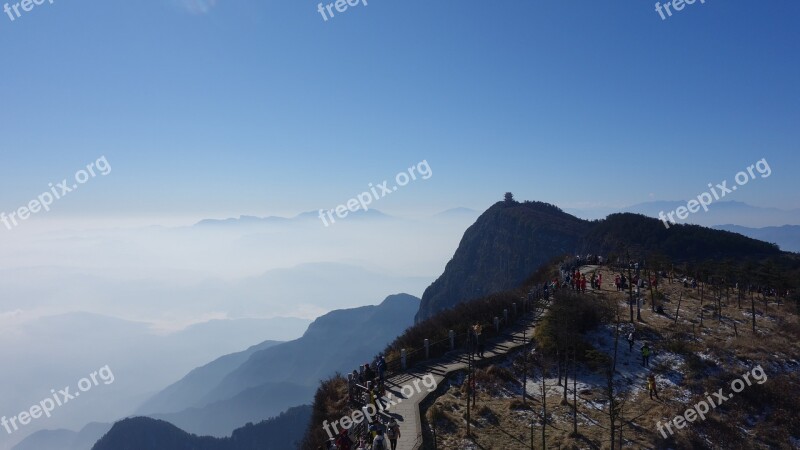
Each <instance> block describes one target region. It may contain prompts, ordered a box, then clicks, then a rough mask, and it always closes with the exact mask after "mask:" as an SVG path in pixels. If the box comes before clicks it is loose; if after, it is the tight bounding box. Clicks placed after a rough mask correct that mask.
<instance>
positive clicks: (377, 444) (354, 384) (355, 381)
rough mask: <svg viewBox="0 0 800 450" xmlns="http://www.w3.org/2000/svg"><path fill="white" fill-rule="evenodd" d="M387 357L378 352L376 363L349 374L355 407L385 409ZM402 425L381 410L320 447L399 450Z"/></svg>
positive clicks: (350, 399) (349, 388) (351, 398)
mask: <svg viewBox="0 0 800 450" xmlns="http://www.w3.org/2000/svg"><path fill="white" fill-rule="evenodd" d="M387 367H388V365H387V363H386V358H385V357H384V355H383V354H379V355H377V356H376V357H375V358H374V359H373V361H372V363H365V364H362V365H360V366H359V367H358V369H354V370H353V371H352V372H351V373H350V374H348V377H347V378H348V380H347V382H348V397H349V401H350V404H351V405H352V406H353V407H356V408H361V407H365V406H367V405H368V404H370V405H372V407H373V408H374V411H383V410H384V409H385V408H386V406H387V404H388V402H386V399H385V397H386V374H387ZM400 437H401V434H400V425H399V424H398V423H397V420H395V419H394V418H393V417H391V416H388V415H386V414H382V413H378V414H375V415H374V416H367V422H366V423H365V424H364V426H358V427H354V428H352V429H350V430H347V429H343V430H342V431H341V432H340V433H339V435H338V436H336V437H335V438H333V439H331V440H329V441H328V442H327V443H326V446H325V447H324V448H320V449H319V450H396V449H397V441H398V439H400Z"/></svg>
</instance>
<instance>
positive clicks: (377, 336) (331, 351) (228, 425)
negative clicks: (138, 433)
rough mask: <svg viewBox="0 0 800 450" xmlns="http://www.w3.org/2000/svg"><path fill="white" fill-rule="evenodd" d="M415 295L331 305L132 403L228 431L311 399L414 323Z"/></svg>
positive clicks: (178, 421) (207, 429) (200, 429)
mask: <svg viewBox="0 0 800 450" xmlns="http://www.w3.org/2000/svg"><path fill="white" fill-rule="evenodd" d="M418 308H419V299H418V298H416V297H414V296H411V295H408V294H397V295H392V296H389V297H387V298H386V299H385V300H384V301H383V302H382V303H381V304H380V305H374V306H363V307H359V308H353V309H345V310H337V311H332V312H330V313H328V314H325V315H324V316H321V317H319V318H318V319H316V320H315V321H314V322H313V323H312V324H311V325H310V326H309V327H308V330H307V331H306V332H305V334H304V335H303V336H302V337H301V338H299V339H296V340H294V341H289V342H285V343H281V344H278V345H275V346H270V347H268V348H257V347H254V348H250V349H248V350H246V351H244V352H241V353H237V354H232V355H228V356H225V357H223V358H220V359H218V360H216V361H214V362H212V363H210V364H207V365H206V366H203V367H200V368H198V369H195V370H193V371H192V372H191V373H189V374H188V375H187V376H185V377H184V378H183V379H181V380H180V381H178V382H176V383H175V384H173V385H171V386H169V387H168V388H166V389H165V390H163V391H162V392H160V393H158V394H157V395H155V396H154V397H153V398H151V399H149V400H148V401H147V402H146V403H145V404H143V405H142V407H141V408H139V410H138V411H137V413H138V414H142V415H145V414H146V415H148V416H151V417H154V418H157V419H164V420H167V421H169V422H171V423H173V424H175V425H177V426H178V427H180V428H182V429H184V430H186V431H189V432H192V433H196V434H205V435H212V436H227V435H229V434H230V433H231V431H232V430H233V429H235V428H236V427H239V426H241V425H242V424H244V423H246V422H252V421H258V420H262V419H264V418H267V417H271V416H274V415H277V414H278V413H280V412H281V411H284V410H286V408H288V407H290V406H294V405H298V404H302V403H305V402H310V401H311V399H312V397H313V393H314V391H315V390H316V388H317V385H318V383H319V381H320V380H321V379H323V378H325V377H328V376H330V375H332V374H333V373H335V372H337V371H339V372H349V371H351V370H353V369H354V368H356V366H358V365H359V364H363V363H364V362H365V360H366V359H368V358H369V357H370V356H371V355H375V354H377V353H378V352H379V351H381V350H382V349H383V348H384V347H385V346H386V345H387V344H388V343H389V342H391V340H392V339H394V338H395V337H397V336H398V335H399V334H401V333H402V332H403V331H404V330H405V329H406V328H407V327H409V326H411V325H412V324H413V320H414V314H415V313H416V312H417V309H418Z"/></svg>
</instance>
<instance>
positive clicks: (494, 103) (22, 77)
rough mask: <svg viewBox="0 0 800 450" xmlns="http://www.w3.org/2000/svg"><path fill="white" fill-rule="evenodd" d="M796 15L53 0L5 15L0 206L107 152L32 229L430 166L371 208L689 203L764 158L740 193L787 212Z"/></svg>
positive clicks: (793, 144)
mask: <svg viewBox="0 0 800 450" xmlns="http://www.w3.org/2000/svg"><path fill="white" fill-rule="evenodd" d="M798 13H800V4H798V3H797V2H791V1H782V2H764V3H762V2H753V1H744V0H725V1H722V0H707V1H706V3H705V4H700V3H699V2H697V3H695V4H694V5H691V6H686V8H685V9H684V10H683V11H681V12H679V13H676V14H675V15H674V16H673V17H671V18H669V19H668V20H661V18H660V17H659V15H658V13H656V12H655V10H654V9H653V6H652V2H610V1H603V2H597V1H592V2H590V1H547V2H545V1H520V0H510V1H507V2H503V3H502V6H500V5H499V4H497V3H495V2H455V1H452V0H445V1H436V2H430V1H413V0H405V1H392V2H389V1H383V0H370V1H369V2H368V4H367V6H363V5H360V6H357V7H352V8H351V9H349V10H347V11H346V12H344V13H337V15H336V16H335V17H333V18H331V19H330V20H328V21H327V22H326V21H324V20H323V18H322V17H321V15H320V14H319V12H318V11H317V2H314V1H307V0H302V1H264V0H239V1H233V2H216V1H213V0H205V1H203V0H194V1H190V0H184V1H177V0H176V1H168V0H159V1H153V0H150V1H142V2H127V1H126V2H123V1H119V0H116V1H113V0H112V1H103V2H100V1H96V0H95V1H86V2H72V1H69V2H68V1H62V0H55V1H54V2H53V3H52V4H50V3H49V2H45V3H44V4H43V5H41V6H36V7H35V8H34V9H33V10H32V11H30V12H23V13H22V16H21V17H19V18H16V19H15V20H14V21H13V22H12V21H11V20H10V19H9V17H8V15H6V14H3V15H0V42H2V50H3V51H2V67H3V69H4V70H3V90H2V100H0V105H2V106H0V133H1V134H2V140H0V168H1V170H2V176H1V177H0V211H5V212H9V211H13V210H15V209H17V208H19V207H20V206H23V205H25V204H27V203H28V202H29V201H30V200H32V199H34V198H35V197H36V196H37V195H39V194H40V193H42V192H43V191H46V190H48V189H49V187H48V183H57V182H60V181H61V180H62V179H63V178H70V177H72V176H73V174H74V173H75V172H76V171H77V170H79V169H81V168H83V167H85V166H86V165H87V164H89V163H90V162H93V161H95V160H96V159H97V158H98V157H100V156H102V155H104V156H105V157H106V158H107V160H108V162H109V164H110V165H111V167H112V169H113V170H112V171H111V173H110V174H109V175H108V176H105V177H97V178H95V179H92V180H90V181H89V182H88V183H86V185H85V186H81V187H80V189H78V191H76V192H73V193H70V195H69V196H68V197H66V198H64V199H63V200H60V201H58V202H56V204H55V205H54V206H53V207H52V211H51V212H49V213H47V214H37V215H36V217H34V218H33V219H30V220H29V223H32V222H34V221H43V220H57V219H63V218H70V217H79V218H89V219H91V220H97V219H102V218H105V219H108V218H130V217H139V218H141V217H153V218H154V219H152V220H151V222H154V223H155V222H164V221H166V220H167V218H174V217H179V218H181V217H186V218H190V219H191V220H194V219H196V218H200V217H224V216H238V215H239V214H256V215H269V214H294V213H298V212H301V211H306V210H315V209H318V208H333V207H335V206H336V205H338V204H340V203H344V202H345V201H347V200H348V199H349V198H351V197H353V196H354V195H356V194H358V193H359V192H362V191H364V190H365V189H367V185H368V183H375V184H378V183H380V182H382V181H383V180H384V179H389V178H390V177H393V176H394V175H395V174H396V173H397V172H400V171H402V170H405V169H406V168H408V167H410V166H411V165H412V164H416V163H417V162H419V161H422V160H427V161H428V163H429V164H430V167H431V169H432V171H433V176H432V177H431V178H430V179H428V180H426V181H421V180H420V181H416V182H413V183H411V184H409V185H408V186H406V187H405V188H403V190H402V191H401V192H398V193H395V194H393V195H392V196H391V197H388V198H385V199H382V200H381V201H380V202H379V203H378V204H376V205H375V206H376V207H378V208H379V209H381V210H384V211H388V212H396V213H420V212H436V211H438V210H442V209H446V208H450V207H453V206H467V207H472V208H475V209H479V210H482V209H484V208H485V207H487V206H489V205H490V204H491V203H493V202H494V201H496V200H499V199H500V198H501V196H502V193H503V192H505V191H506V190H511V191H513V192H514V193H515V194H516V195H517V197H518V198H526V199H540V200H545V201H550V202H555V203H558V204H560V205H562V206H586V205H589V206H592V205H604V206H609V205H611V206H623V205H629V204H633V203H638V202H642V201H648V200H651V199H686V198H689V197H692V196H696V195H697V194H698V193H699V192H701V190H702V189H705V187H706V183H708V182H715V183H716V182H719V181H721V180H722V179H725V178H732V177H733V175H734V174H735V173H736V172H737V171H739V170H742V169H743V168H745V167H747V166H748V165H749V164H752V163H754V162H755V161H757V160H759V159H761V158H767V160H768V161H769V163H770V165H771V167H772V169H773V174H772V175H771V177H770V178H768V179H765V180H763V181H759V182H758V183H752V184H751V185H749V186H747V188H746V189H740V190H739V191H738V192H736V194H735V196H733V197H732V198H731V199H733V200H739V201H745V202H748V203H751V204H755V205H760V206H778V207H784V208H797V207H800V196H798V195H797V193H798V186H799V184H798V179H797V176H796V173H797V170H798V169H800V161H798V159H799V158H800V157H798V156H797V155H798V142H799V141H800V127H798V126H797V125H798V123H800V82H799V81H798V80H800V63H799V62H798V61H800V51H799V50H800V28H798V27H797V26H796V18H797V15H798ZM12 14H13V13H12ZM148 220H149V219H148ZM187 220H188V219H187ZM27 225H28V224H26V226H27ZM0 231H2V232H5V230H3V229H2V228H0Z"/></svg>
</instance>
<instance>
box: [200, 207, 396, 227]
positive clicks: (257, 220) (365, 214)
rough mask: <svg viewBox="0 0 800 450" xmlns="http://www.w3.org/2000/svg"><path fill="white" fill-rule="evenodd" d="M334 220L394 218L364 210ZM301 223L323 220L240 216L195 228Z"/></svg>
mask: <svg viewBox="0 0 800 450" xmlns="http://www.w3.org/2000/svg"><path fill="white" fill-rule="evenodd" d="M333 218H334V219H335V220H337V221H338V220H343V221H348V220H349V221H352V220H381V219H390V218H392V216H388V215H386V214H384V213H382V212H380V211H378V210H377V209H369V210H367V211H364V210H361V209H359V210H357V211H355V212H353V211H350V212H348V214H347V216H346V217H345V218H344V219H339V217H338V216H336V215H335V214H334V216H333ZM300 222H315V223H314V225H320V224H321V223H322V221H321V219H320V218H319V211H308V212H304V213H300V214H298V215H296V216H294V217H281V216H267V217H258V216H239V217H230V218H227V219H204V220H201V221H199V222H197V223H196V224H195V227H211V226H226V225H227V226H230V225H237V226H247V225H288V224H297V223H300Z"/></svg>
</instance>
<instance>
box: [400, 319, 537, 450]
mask: <svg viewBox="0 0 800 450" xmlns="http://www.w3.org/2000/svg"><path fill="white" fill-rule="evenodd" d="M535 324H536V321H531V320H530V319H529V320H526V323H525V324H524V325H523V324H517V325H514V326H512V327H510V328H508V329H507V333H504V334H501V335H500V336H499V337H497V338H494V339H490V340H487V342H486V348H485V351H484V358H483V359H480V358H478V364H479V365H483V364H485V363H487V362H488V361H489V360H492V359H493V358H496V357H503V356H505V355H506V354H507V353H508V352H509V351H511V350H513V349H516V348H519V347H521V346H522V345H524V344H525V343H526V342H528V341H529V340H530V337H531V336H532V333H533V330H534V328H535ZM523 330H525V331H524V335H523ZM467 359H468V354H467V352H465V351H463V350H460V351H459V350H454V351H452V352H450V353H448V354H447V355H445V356H444V357H441V358H439V359H437V360H432V361H430V363H428V364H425V363H420V364H418V365H416V366H415V367H413V368H411V369H409V370H407V371H406V372H403V373H400V374H397V375H395V376H393V377H391V378H389V380H388V382H387V392H391V394H392V396H393V401H394V402H397V404H396V405H392V406H390V408H389V409H387V410H386V414H388V415H390V416H392V417H394V418H395V419H396V420H397V422H398V424H400V435H401V438H400V439H399V440H398V442H397V449H398V450H417V449H419V448H420V447H421V446H422V420H421V418H420V403H422V401H424V400H425V399H426V398H427V397H428V395H430V394H431V393H430V392H428V389H427V388H426V387H425V385H424V384H423V383H422V382H421V381H420V380H422V378H423V377H425V376H426V375H428V374H430V375H433V377H434V379H435V380H436V385H437V386H438V385H439V383H441V382H442V380H444V378H445V377H446V376H447V375H448V374H450V373H451V372H455V371H459V370H465V369H466V368H467ZM415 381H416V382H417V383H416V385H417V386H418V387H419V389H417V388H415V389H414V391H413V392H414V394H413V395H411V396H410V397H409V398H405V397H404V396H403V394H402V393H401V388H402V387H404V386H411V387H414V382H415ZM427 381H428V383H429V385H430V377H428V379H427ZM408 391H409V389H406V392H408Z"/></svg>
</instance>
